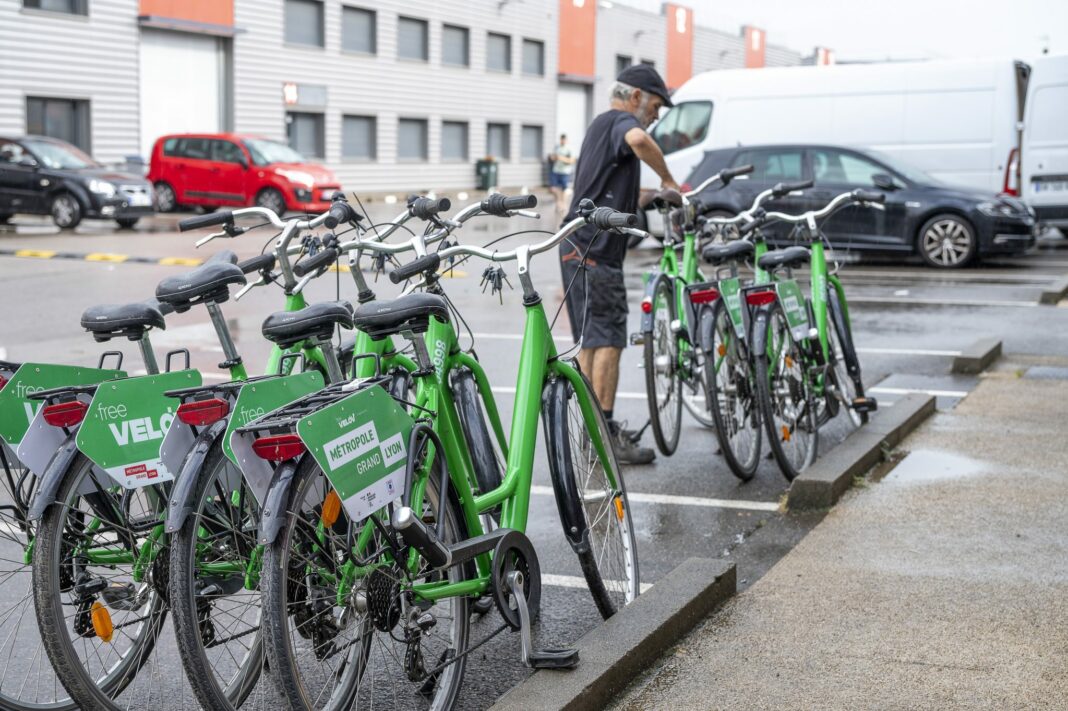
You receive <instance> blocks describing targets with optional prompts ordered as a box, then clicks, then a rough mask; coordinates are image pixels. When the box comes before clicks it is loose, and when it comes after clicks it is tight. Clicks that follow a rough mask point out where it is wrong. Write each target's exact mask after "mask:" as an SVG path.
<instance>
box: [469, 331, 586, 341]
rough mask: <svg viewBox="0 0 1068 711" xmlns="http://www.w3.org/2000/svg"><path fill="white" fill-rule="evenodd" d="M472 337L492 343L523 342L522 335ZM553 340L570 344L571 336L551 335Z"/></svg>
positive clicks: (481, 335)
mask: <svg viewBox="0 0 1068 711" xmlns="http://www.w3.org/2000/svg"><path fill="white" fill-rule="evenodd" d="M472 335H474V337H475V340H478V339H479V338H486V339H489V340H492V341H522V340H523V334H522V333H475V334H472ZM553 340H554V341H560V342H566V343H570V342H571V336H560V335H556V334H554V335H553Z"/></svg>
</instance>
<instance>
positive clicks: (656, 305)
mask: <svg viewBox="0 0 1068 711" xmlns="http://www.w3.org/2000/svg"><path fill="white" fill-rule="evenodd" d="M674 320H675V295H674V289H673V288H672V285H671V282H670V281H669V280H668V279H661V280H660V281H659V282H658V283H657V285H656V288H655V289H654V291H653V330H652V331H651V332H649V333H646V334H645V363H644V367H645V391H646V396H647V398H648V400H649V419H650V420H651V422H652V425H653V439H655V440H656V446H657V449H659V450H660V451H661V452H662V453H663V454H664V455H665V456H670V455H672V454H674V453H675V449H676V448H677V447H678V446H679V431H680V430H681V423H682V383H681V381H680V380H679V377H678V367H679V346H678V339H677V338H676V337H675V332H674V331H673V330H672V329H671V323H672V322H673V321H674Z"/></svg>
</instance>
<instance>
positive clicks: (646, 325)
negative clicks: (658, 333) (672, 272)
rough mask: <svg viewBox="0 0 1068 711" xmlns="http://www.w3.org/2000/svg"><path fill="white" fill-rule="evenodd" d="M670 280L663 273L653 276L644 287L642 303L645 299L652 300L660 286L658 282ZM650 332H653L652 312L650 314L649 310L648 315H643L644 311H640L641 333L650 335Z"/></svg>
mask: <svg viewBox="0 0 1068 711" xmlns="http://www.w3.org/2000/svg"><path fill="white" fill-rule="evenodd" d="M670 278H671V277H669V276H668V275H666V274H664V273H663V272H657V273H656V274H655V275H654V276H653V278H652V279H650V280H649V283H648V284H646V285H645V296H643V297H642V301H643V302H644V301H645V299H650V300H652V298H653V296H654V295H655V294H656V287H657V286H659V285H660V282H662V281H664V280H665V279H670ZM652 332H653V312H652V310H651V309H650V311H649V313H645V311H644V310H643V311H642V327H641V333H652Z"/></svg>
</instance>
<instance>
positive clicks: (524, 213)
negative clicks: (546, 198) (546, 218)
mask: <svg viewBox="0 0 1068 711" xmlns="http://www.w3.org/2000/svg"><path fill="white" fill-rule="evenodd" d="M508 216H509V217H529V218H530V219H532V220H540V219H541V213H539V212H534V211H533V210H512V211H510V212H509V213H508Z"/></svg>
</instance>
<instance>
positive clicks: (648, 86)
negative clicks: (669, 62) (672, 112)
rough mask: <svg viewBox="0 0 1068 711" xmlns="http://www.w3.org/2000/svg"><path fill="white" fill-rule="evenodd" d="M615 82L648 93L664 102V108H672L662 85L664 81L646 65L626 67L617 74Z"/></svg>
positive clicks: (665, 89)
mask: <svg viewBox="0 0 1068 711" xmlns="http://www.w3.org/2000/svg"><path fill="white" fill-rule="evenodd" d="M616 81H621V82H623V83H624V84H628V85H630V86H633V87H634V88H636V89H641V90H642V91H648V92H649V93H650V94H656V95H657V96H659V97H660V98H661V99H663V100H664V106H667V107H668V108H671V107H672V106H674V104H673V103H671V95H670V94H668V90H667V86H666V85H665V84H664V80H663V79H661V78H660V74H658V73H657V71H656V70H655V69H653V68H652V67H650V66H649V65H648V64H634V65H632V66H629V67H627V68H626V69H624V70H623V71H621V72H620V73H619V76H618V77H616Z"/></svg>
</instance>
